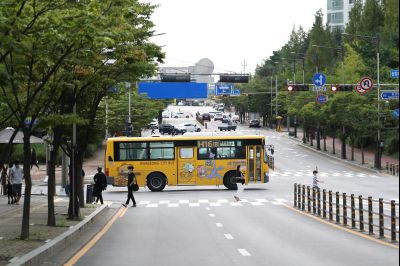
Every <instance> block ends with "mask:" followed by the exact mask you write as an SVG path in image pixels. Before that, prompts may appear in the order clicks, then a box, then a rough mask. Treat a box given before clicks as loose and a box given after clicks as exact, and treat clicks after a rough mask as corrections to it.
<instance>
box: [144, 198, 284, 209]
mask: <svg viewBox="0 0 400 266" xmlns="http://www.w3.org/2000/svg"><path fill="white" fill-rule="evenodd" d="M289 203H290V201H289V200H287V199H283V198H282V199H279V198H275V199H271V200H268V199H241V200H240V201H238V202H237V201H234V200H233V199H232V200H229V199H213V200H208V199H199V200H159V201H154V202H153V201H144V200H143V201H139V203H138V204H137V207H139V208H140V207H141V208H180V207H184V208H199V207H204V208H209V207H258V206H265V205H268V204H272V205H283V204H289Z"/></svg>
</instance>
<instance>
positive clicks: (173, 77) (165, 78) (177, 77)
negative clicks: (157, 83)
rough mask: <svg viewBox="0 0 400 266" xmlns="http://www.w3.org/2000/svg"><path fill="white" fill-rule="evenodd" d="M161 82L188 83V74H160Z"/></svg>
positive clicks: (189, 77)
mask: <svg viewBox="0 0 400 266" xmlns="http://www.w3.org/2000/svg"><path fill="white" fill-rule="evenodd" d="M160 76H161V82H190V80H191V76H190V74H189V73H183V74H161V75H160Z"/></svg>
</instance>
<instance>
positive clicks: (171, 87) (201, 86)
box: [139, 82, 208, 99]
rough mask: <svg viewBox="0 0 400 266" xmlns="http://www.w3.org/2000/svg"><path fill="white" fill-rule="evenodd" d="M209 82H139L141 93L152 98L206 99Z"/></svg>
mask: <svg viewBox="0 0 400 266" xmlns="http://www.w3.org/2000/svg"><path fill="white" fill-rule="evenodd" d="M207 88H208V85H207V83H194V82H153V83H152V82H139V94H143V93H145V94H147V96H148V97H149V98H150V99H188V98H189V99H206V98H207Z"/></svg>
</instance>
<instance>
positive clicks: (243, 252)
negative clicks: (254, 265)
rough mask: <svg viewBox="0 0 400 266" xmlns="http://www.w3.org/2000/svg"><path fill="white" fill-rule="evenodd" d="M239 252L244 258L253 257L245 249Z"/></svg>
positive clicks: (240, 249)
mask: <svg viewBox="0 0 400 266" xmlns="http://www.w3.org/2000/svg"><path fill="white" fill-rule="evenodd" d="M238 251H239V253H240V254H242V256H243V257H251V254H250V253H249V252H248V251H247V250H245V249H244V248H239V249H238Z"/></svg>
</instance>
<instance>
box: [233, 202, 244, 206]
mask: <svg viewBox="0 0 400 266" xmlns="http://www.w3.org/2000/svg"><path fill="white" fill-rule="evenodd" d="M230 204H231V206H234V207H238V206H243V205H242V204H241V203H239V202H231V203H230Z"/></svg>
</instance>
